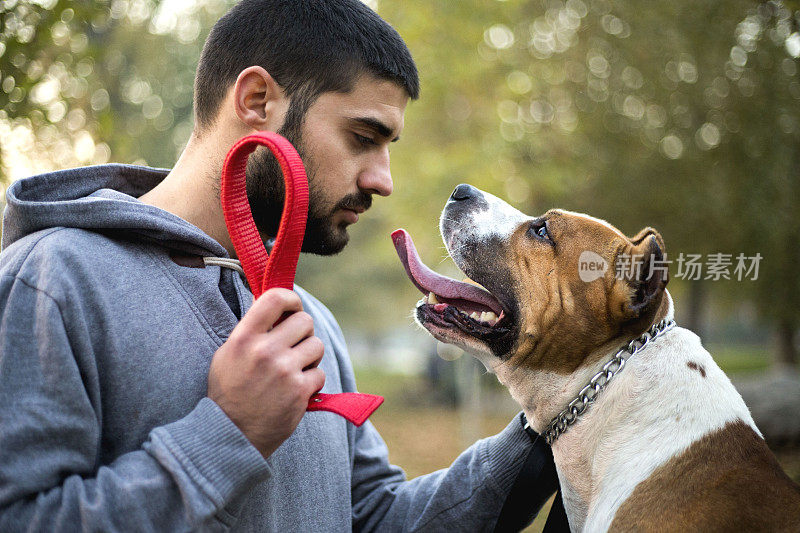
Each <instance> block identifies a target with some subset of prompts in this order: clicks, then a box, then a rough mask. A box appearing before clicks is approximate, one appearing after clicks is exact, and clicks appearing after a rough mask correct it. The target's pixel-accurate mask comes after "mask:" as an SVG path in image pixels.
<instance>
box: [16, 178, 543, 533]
mask: <svg viewBox="0 0 800 533" xmlns="http://www.w3.org/2000/svg"><path fill="white" fill-rule="evenodd" d="M165 174H166V171H164V170H155V169H150V168H144V167H134V166H125V165H104V166H98V167H89V168H82V169H73V170H68V171H63V172H55V173H50V174H44V175H40V176H35V177H32V178H28V179H24V180H20V181H17V182H15V183H14V184H13V185H12V186H11V187H10V188H9V189H8V192H7V203H8V205H7V208H6V211H5V218H4V229H3V240H2V245H3V252H2V254H0V531H18V530H30V531H53V530H64V531H74V530H79V529H82V530H85V531H186V530H202V531H224V530H229V529H230V530H236V531H275V532H286V531H303V532H315V531H326V532H330V531H334V532H337V531H349V530H352V529H358V530H380V531H411V530H424V531H485V530H491V529H492V528H493V527H494V526H495V524H496V523H497V521H498V516H499V515H500V511H501V509H502V508H503V505H504V502H506V501H507V499H508V495H509V492H510V491H511V489H512V486H513V485H514V483H515V479H516V478H517V476H518V474H519V472H520V471H521V468H522V465H523V463H525V461H526V459H527V458H528V457H529V454H531V452H532V450H534V449H538V448H537V446H534V445H533V444H532V443H531V439H529V437H528V436H527V435H526V434H525V433H524V432H523V431H522V429H521V426H520V424H519V422H518V421H517V420H514V421H512V422H511V423H510V424H509V426H508V427H507V428H506V429H505V430H503V431H502V432H501V433H500V434H498V435H496V436H494V437H491V438H488V439H484V440H481V441H479V442H477V443H476V444H475V445H473V446H472V447H470V448H469V449H468V450H466V451H465V452H464V453H463V454H462V455H461V456H460V457H459V458H458V459H457V460H456V461H455V463H453V465H452V466H451V467H450V468H449V469H446V470H441V471H438V472H434V473H433V474H430V475H427V476H422V477H419V478H416V479H414V480H411V481H406V480H405V478H404V474H403V472H402V471H401V470H400V469H399V468H397V467H395V466H392V465H390V464H389V462H388V459H387V450H386V447H385V445H384V443H383V441H382V440H381V438H380V436H379V435H378V433H377V431H376V430H375V428H374V427H373V426H372V425H371V424H370V423H369V422H367V423H366V424H364V425H363V426H362V427H360V428H356V427H354V426H353V425H351V424H348V423H347V422H346V421H345V420H344V419H342V418H340V417H338V416H337V415H334V414H331V413H326V412H312V413H307V414H306V415H305V416H304V417H303V419H302V421H301V423H300V425H299V426H298V427H297V429H296V430H295V432H294V433H293V434H292V436H291V437H290V438H289V439H288V440H287V441H285V442H284V443H283V444H282V445H281V446H280V448H278V450H277V451H275V452H274V453H273V454H272V455H271V456H270V457H269V458H268V459H266V460H265V459H264V458H263V457H262V456H261V455H260V454H259V452H258V451H257V450H256V449H255V448H254V447H253V446H252V445H251V444H250V443H249V442H248V441H247V439H246V438H245V437H244V435H243V434H242V433H241V432H240V431H239V430H238V428H237V427H236V426H235V425H234V424H233V423H232V422H231V421H230V419H229V418H228V417H227V416H226V415H225V413H224V412H223V411H222V410H221V409H220V408H219V407H218V406H217V405H216V404H215V403H214V402H213V401H212V400H210V399H209V398H207V397H206V387H207V376H208V369H209V364H210V361H211V357H212V355H213V354H214V352H215V351H216V350H217V348H219V347H220V346H221V345H222V343H224V342H225V340H226V339H227V337H228V335H229V334H230V332H231V330H232V329H233V327H234V326H235V325H236V323H237V321H238V319H239V318H240V317H241V316H242V315H243V314H244V313H245V312H246V311H247V309H248V308H249V306H250V304H251V302H252V294H251V293H250V291H249V290H248V288H247V286H246V285H245V283H244V282H243V280H242V278H241V277H240V275H239V274H238V273H236V272H235V271H233V270H230V269H228V268H220V267H218V266H205V267H203V266H202V261H201V262H200V263H199V265H201V266H198V263H197V261H187V260H186V259H187V257H195V258H196V257H197V256H204V257H208V256H218V257H226V251H225V249H224V248H223V247H222V246H221V245H220V244H219V243H217V242H216V241H214V240H213V239H211V238H210V237H209V236H208V235H206V234H205V233H203V232H202V231H201V230H199V229H198V228H197V227H195V226H193V225H192V224H189V223H188V222H186V221H184V220H182V219H181V218H179V217H177V216H175V215H172V214H170V213H168V212H166V211H163V210H161V209H158V208H156V207H153V206H150V205H146V204H143V203H141V202H139V201H138V200H137V199H136V198H137V197H139V196H140V195H142V194H143V193H145V192H146V191H148V190H150V189H151V188H152V187H154V186H155V185H156V184H157V183H158V182H159V181H160V180H162V179H163V178H164V176H165ZM185 265H190V266H185ZM296 291H297V293H298V294H299V295H300V296H301V299H302V302H303V306H304V308H305V310H306V311H307V312H308V313H310V314H311V315H312V316H313V318H314V323H315V331H316V334H317V336H319V337H320V338H321V339H322V340H323V342H324V343H325V355H324V357H323V359H322V363H321V368H322V369H323V370H324V371H325V374H326V377H327V379H326V382H325V387H324V389H323V392H330V393H333V392H342V391H355V390H356V384H355V379H354V376H353V370H352V368H351V365H350V361H349V358H348V355H347V348H346V346H345V342H344V339H343V337H342V332H341V330H340V329H339V327H338V325H337V323H336V321H335V320H334V318H333V316H332V315H331V313H330V312H329V311H328V310H327V309H326V308H325V307H324V306H323V305H322V304H321V303H320V302H318V301H317V300H316V299H314V298H313V297H312V296H310V295H309V294H308V293H306V292H304V291H303V290H302V289H300V288H299V287H296ZM375 392H380V391H375ZM537 453H539V454H540V455H542V457H544V455H545V454H546V453H547V452H546V450H540V451H539V452H537ZM538 462H539V463H542V464H544V463H545V462H546V460H544V459H540V460H538ZM542 468H544V467H542ZM542 468H539V469H538V470H537V472H535V473H534V474H532V475H534V476H537V475H540V474H539V471H541V470H542ZM543 483H544V482H543ZM547 483H548V484H549V485H548V486H550V485H552V480H547ZM554 488H555V487H553V489H554ZM549 492H550V493H552V490H550V491H549ZM539 505H541V501H530V508H528V509H526V510H525V511H524V514H526V516H527V515H530V514H531V513H532V512H534V511H535V510H537V509H538V506H539Z"/></svg>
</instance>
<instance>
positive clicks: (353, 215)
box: [342, 207, 366, 224]
mask: <svg viewBox="0 0 800 533" xmlns="http://www.w3.org/2000/svg"><path fill="white" fill-rule="evenodd" d="M364 211H366V209H363V208H359V207H357V208H355V209H353V208H349V207H345V208H342V212H343V213H344V218H345V220H347V221H348V222H349V223H351V224H355V223H356V222H358V215H359V214H361V213H363V212H364Z"/></svg>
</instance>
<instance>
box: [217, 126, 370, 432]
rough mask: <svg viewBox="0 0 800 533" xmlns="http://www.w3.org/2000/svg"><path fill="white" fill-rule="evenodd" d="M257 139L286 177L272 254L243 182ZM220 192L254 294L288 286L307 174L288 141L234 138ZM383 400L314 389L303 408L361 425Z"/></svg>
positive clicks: (267, 135)
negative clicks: (266, 244)
mask: <svg viewBox="0 0 800 533" xmlns="http://www.w3.org/2000/svg"><path fill="white" fill-rule="evenodd" d="M259 145H263V146H266V147H267V148H269V150H270V151H271V152H272V153H273V154H274V155H275V158H276V159H277V160H278V164H280V167H281V170H282V171H283V179H284V182H285V183H286V199H285V202H284V207H283V214H282V215H281V223H280V226H279V227H278V235H277V236H276V237H275V244H274V245H273V247H272V254H267V250H266V248H264V243H263V242H262V241H261V236H260V235H259V234H258V230H257V229H256V224H255V222H254V221H253V213H252V212H251V211H250V203H249V202H248V201H247V190H246V187H245V168H246V167H247V157H248V156H249V155H250V154H251V153H252V152H253V150H255V149H256V148H257V147H258V146H259ZM220 196H221V200H222V212H223V214H224V216H225V225H226V226H227V227H228V233H229V234H230V236H231V241H232V242H233V248H234V249H235V250H236V255H237V256H238V257H239V260H240V261H241V262H242V268H243V269H244V273H245V276H246V277H247V282H248V283H249V284H250V289H251V290H252V291H253V295H254V296H255V297H256V298H258V297H259V296H261V294H262V293H263V292H264V291H266V290H267V289H272V288H275V287H282V288H284V289H289V290H292V289H293V287H294V275H295V271H296V270H297V260H298V259H299V258H300V249H301V248H302V246H303V235H305V231H306V218H307V216H308V179H307V178H306V170H305V168H304V167H303V162H302V160H301V159H300V156H299V155H298V154H297V151H296V150H295V149H294V147H293V146H292V144H291V143H290V142H289V141H287V140H286V139H285V138H283V137H281V136H280V135H278V134H277V133H272V132H269V131H261V132H258V133H255V134H253V135H248V136H247V137H243V138H242V139H239V140H238V141H237V142H236V143H235V144H234V145H233V147H232V148H231V149H230V151H228V155H227V156H226V157H225V164H224V165H223V166H222V183H221V194H220ZM281 320H282V319H281ZM382 403H383V398H382V397H381V396H375V395H372V394H361V393H353V392H347V393H340V394H315V395H314V396H312V397H311V399H310V400H309V401H308V408H307V410H308V411H330V412H332V413H336V414H338V415H341V416H343V417H344V418H346V419H347V420H349V421H350V422H352V423H353V424H355V425H357V426H360V425H361V424H363V423H364V422H365V421H366V420H367V418H369V416H370V415H371V414H372V413H373V412H375V409H377V408H378V406H380V405H381V404H382Z"/></svg>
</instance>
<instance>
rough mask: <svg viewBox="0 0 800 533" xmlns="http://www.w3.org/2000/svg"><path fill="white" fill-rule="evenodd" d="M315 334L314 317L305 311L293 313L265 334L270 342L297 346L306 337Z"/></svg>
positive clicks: (278, 344) (265, 337) (277, 344)
mask: <svg viewBox="0 0 800 533" xmlns="http://www.w3.org/2000/svg"><path fill="white" fill-rule="evenodd" d="M312 335H314V319H313V318H311V315H309V314H308V313H306V312H304V311H298V312H295V313H292V314H291V315H289V316H288V317H286V320H284V321H283V322H281V323H280V324H278V325H277V326H275V327H274V328H272V330H270V331H269V332H268V333H266V334H264V339H267V338H269V340H268V341H266V342H269V343H270V344H274V345H275V346H286V347H287V348H289V347H292V346H295V345H296V344H298V343H299V342H301V341H303V340H304V339H306V338H308V337H311V336H312Z"/></svg>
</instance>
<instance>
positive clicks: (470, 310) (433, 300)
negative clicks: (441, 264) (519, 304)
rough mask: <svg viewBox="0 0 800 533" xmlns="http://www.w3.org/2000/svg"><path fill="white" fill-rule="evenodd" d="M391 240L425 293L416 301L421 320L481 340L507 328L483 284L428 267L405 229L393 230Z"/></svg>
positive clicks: (504, 315)
mask: <svg viewBox="0 0 800 533" xmlns="http://www.w3.org/2000/svg"><path fill="white" fill-rule="evenodd" d="M392 241H393V242H394V246H395V249H396V250H397V255H398V256H399V257H400V261H402V263H403V266H404V267H405V269H406V273H407V274H408V277H409V278H410V279H411V281H412V282H413V283H414V285H415V286H416V287H417V288H418V289H419V290H420V291H422V293H423V294H424V295H425V298H423V299H422V300H420V302H419V303H418V305H417V313H418V318H419V319H420V321H421V322H423V324H425V323H431V324H434V325H436V326H438V327H441V328H447V329H452V328H453V327H456V328H458V329H460V330H461V331H463V332H464V333H467V334H468V335H471V336H473V337H478V338H482V339H485V340H490V339H496V338H498V337H501V336H503V335H505V334H507V333H508V332H509V328H508V325H507V322H508V318H507V313H506V311H505V310H504V309H503V306H502V304H501V303H500V301H499V300H498V299H497V298H495V297H494V296H493V295H492V294H491V293H490V292H489V291H488V290H486V289H485V288H484V287H483V286H481V285H478V284H477V282H473V283H467V282H464V281H457V280H455V279H452V278H448V277H446V276H442V275H441V274H437V273H436V272H434V271H433V270H431V269H430V268H428V267H427V266H426V265H425V264H424V263H423V262H422V261H421V260H420V258H419V254H418V253H417V250H416V248H415V247H414V242H413V241H412V240H411V236H410V235H409V234H408V232H407V231H406V230H403V229H398V230H397V231H395V232H393V233H392ZM470 281H471V280H470ZM420 315H421V316H420Z"/></svg>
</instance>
